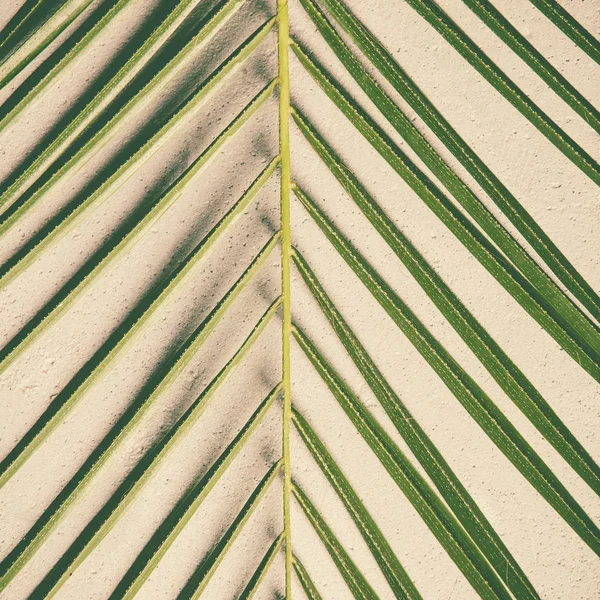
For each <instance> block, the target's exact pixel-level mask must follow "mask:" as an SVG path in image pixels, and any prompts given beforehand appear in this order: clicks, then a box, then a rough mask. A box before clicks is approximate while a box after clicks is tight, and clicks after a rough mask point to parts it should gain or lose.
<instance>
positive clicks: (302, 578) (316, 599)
mask: <svg viewBox="0 0 600 600" xmlns="http://www.w3.org/2000/svg"><path fill="white" fill-rule="evenodd" d="M293 567H294V572H295V573H296V577H298V581H299V582H300V585H301V586H302V589H303V590H304V593H305V594H306V597H307V598H308V600H323V597H322V596H321V594H319V592H318V591H317V586H316V585H315V584H314V583H313V580H312V579H311V578H310V575H309V574H308V571H307V570H306V569H305V568H304V565H303V564H302V563H301V562H300V559H299V558H298V557H297V556H296V555H294V562H293Z"/></svg>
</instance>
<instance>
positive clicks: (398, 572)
mask: <svg viewBox="0 0 600 600" xmlns="http://www.w3.org/2000/svg"><path fill="white" fill-rule="evenodd" d="M292 411H293V422H294V425H295V426H296V429H297V431H298V433H299V434H300V437H301V438H302V440H303V441H304V443H305V445H306V447H307V448H308V450H309V452H310V453H311V455H312V456H313V458H314V459H315V461H316V462H317V464H318V465H319V467H320V468H321V470H322V471H323V474H324V475H325V476H326V477H327V479H328V480H329V483H331V485H332V486H333V488H334V489H335V491H336V493H337V494H338V496H339V498H340V500H341V501H342V502H343V503H344V506H345V507H346V510H347V511H348V512H349V514H350V516H351V517H352V520H353V521H354V523H355V525H356V526H357V528H358V529H359V531H360V533H361V535H362V536H363V539H364V540H365V542H366V544H367V546H368V547H369V550H370V551H371V554H372V555H373V557H374V558H375V560H376V561H377V564H378V565H379V568H380V569H381V571H382V572H383V574H384V576H385V578H386V579H387V582H388V584H389V586H390V588H391V589H392V591H393V592H394V596H395V597H396V598H399V599H403V600H421V598H422V597H421V594H420V593H419V592H418V591H417V588H416V587H415V585H414V583H413V582H412V581H411V579H410V577H409V575H408V574H407V573H406V571H405V569H404V567H403V566H402V565H401V564H400V561H399V560H398V557H397V556H396V554H395V553H394V551H393V550H392V548H391V546H390V545H389V543H388V542H387V540H386V539H385V537H384V535H383V534H382V532H381V531H380V529H379V527H378V526H377V524H376V523H375V520H374V519H373V517H371V515H370V514H369V512H368V511H367V509H366V507H365V506H364V504H363V503H362V502H361V500H360V498H359V496H358V494H357V493H356V492H355V491H354V489H353V488H352V487H351V485H350V483H349V482H348V480H347V479H346V477H345V475H344V474H343V473H342V471H341V469H340V468H339V467H338V465H337V464H336V463H335V461H334V459H333V457H332V456H331V454H329V452H328V451H327V449H326V448H325V445H324V444H323V442H322V441H321V440H320V439H319V438H318V437H317V434H316V433H315V432H314V430H313V429H312V427H311V426H310V425H309V424H308V421H307V420H306V419H305V418H304V417H303V416H302V415H301V414H300V413H299V412H298V411H297V410H296V409H295V408H292Z"/></svg>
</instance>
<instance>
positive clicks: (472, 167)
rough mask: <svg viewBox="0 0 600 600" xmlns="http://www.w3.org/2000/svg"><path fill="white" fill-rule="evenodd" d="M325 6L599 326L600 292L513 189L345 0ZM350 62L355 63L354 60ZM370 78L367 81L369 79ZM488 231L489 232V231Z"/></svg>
mask: <svg viewBox="0 0 600 600" xmlns="http://www.w3.org/2000/svg"><path fill="white" fill-rule="evenodd" d="M473 1H476V0H473ZM303 3H304V6H305V8H306V9H307V12H308V13H309V15H310V16H311V18H312V19H313V21H314V22H315V24H316V25H317V26H318V27H319V28H320V30H321V32H322V35H323V36H324V38H325V39H326V41H327V42H328V43H329V44H330V46H331V47H332V48H333V49H334V51H336V54H337V55H338V57H340V58H341V57H342V56H343V55H346V56H347V55H350V56H351V53H350V52H349V50H348V49H347V46H346V45H345V44H344V42H343V40H341V38H340V37H339V35H338V34H337V32H336V31H335V30H334V29H333V28H332V26H331V25H330V24H328V21H327V19H326V18H325V16H324V15H323V13H322V11H320V10H319V8H318V6H316V4H315V3H314V2H313V0H303ZM323 4H324V5H325V6H326V7H327V10H328V11H329V12H330V14H331V15H333V16H334V17H335V19H336V22H337V23H338V24H339V25H340V26H341V27H342V28H343V29H344V31H346V33H347V34H348V35H349V36H350V38H351V39H352V40H353V41H354V42H355V43H356V45H357V46H358V48H359V49H360V50H361V51H362V52H363V53H364V55H365V57H366V58H367V59H368V60H369V61H370V62H371V63H372V64H373V65H374V66H375V67H376V68H377V69H378V70H379V72H380V73H381V74H382V75H383V76H384V77H385V78H386V79H387V81H388V82H389V83H390V84H391V85H392V87H393V88H394V89H395V90H396V91H397V92H398V93H399V94H400V96H401V97H402V98H403V99H404V100H405V101H406V102H407V103H408V104H409V105H410V106H411V108H412V109H413V110H414V111H415V112H416V113H417V114H418V115H419V117H420V118H421V119H423V121H424V122H425V123H426V124H427V126H428V127H429V128H430V129H431V131H432V132H433V133H434V134H435V135H436V136H437V137H438V138H439V140H440V141H441V142H442V143H443V144H444V145H445V146H446V147H447V148H448V150H450V152H452V154H453V155H454V156H455V157H456V158H457V159H458V160H459V161H460V163H461V164H462V165H463V167H464V168H465V169H466V170H467V171H468V172H469V173H470V174H471V176H472V177H473V178H474V179H475V180H476V181H477V183H479V185H481V187H482V188H483V190H484V191H485V192H486V193H487V194H488V195H489V197H490V198H491V199H492V201H493V202H494V203H495V204H496V205H497V206H498V207H499V208H500V210H502V212H503V213H504V214H505V215H506V216H507V218H508V219H510V221H511V223H512V224H513V225H514V226H515V227H516V228H517V230H518V231H519V232H520V233H521V235H522V236H523V237H524V238H525V239H526V240H527V241H528V242H529V243H530V244H531V246H532V247H533V249H534V250H535V251H536V252H537V254H538V255H539V256H540V257H541V258H542V259H543V260H544V261H545V262H546V264H547V265H548V267H549V268H550V269H551V270H552V271H553V272H554V273H555V274H556V276H557V277H558V278H559V280H560V281H561V282H562V283H563V284H564V285H565V286H566V288H567V289H568V290H569V291H570V292H571V293H572V294H573V295H574V296H575V297H576V298H577V299H578V300H579V301H580V302H581V303H582V304H583V305H584V306H585V307H586V308H587V309H588V310H589V311H590V313H591V314H592V316H593V317H594V318H595V319H596V324H598V323H600V297H599V296H598V294H597V292H596V291H595V290H594V289H593V288H592V287H591V286H590V285H589V283H587V281H586V280H585V278H584V277H583V276H582V275H581V274H580V273H579V272H578V271H577V270H576V269H575V267H574V266H573V265H572V264H571V263H570V261H569V260H568V259H567V258H566V257H565V256H564V255H563V254H562V252H561V251H560V250H559V248H558V247H557V246H556V245H555V244H554V243H553V242H552V240H551V239H550V238H549V236H548V235H547V234H546V233H545V232H544V231H543V230H542V228H541V227H540V226H539V225H538V224H537V223H536V221H535V220H534V219H533V218H532V217H531V215H530V214H529V213H528V212H527V211H526V210H525V208H524V207H523V206H522V205H521V204H520V203H519V201H518V200H517V198H515V196H514V195H513V194H512V193H511V192H510V190H508V188H507V187H506V186H505V185H504V184H503V183H502V182H501V181H500V180H499V179H498V177H497V176H496V175H495V174H494V173H493V172H492V171H491V170H490V169H489V168H488V167H487V165H486V164H485V163H484V162H483V161H482V160H481V159H480V158H479V156H478V155H477V154H476V153H475V152H474V151H473V149H472V148H471V147H470V146H469V145H468V144H467V143H466V142H465V140H464V139H463V138H462V137H461V136H460V135H459V134H458V132H457V131H456V130H455V129H454V128H453V127H452V126H451V125H450V123H449V122H448V121H447V120H446V119H445V117H444V116H443V115H442V114H441V113H440V111H439V110H438V109H437V108H436V107H435V106H434V105H433V104H432V103H431V101H430V100H429V99H428V98H427V97H426V96H425V94H424V93H423V92H422V91H421V90H420V89H419V87H418V86H417V85H416V84H415V82H414V81H413V80H412V79H411V78H410V76H409V75H408V74H407V73H406V72H405V71H404V70H403V69H402V67H400V65H399V64H398V63H397V62H396V60H395V59H394V57H393V56H392V54H391V53H390V52H389V51H388V50H387V49H386V48H385V46H384V45H383V44H382V43H381V42H380V41H379V40H378V39H377V38H376V37H375V36H374V35H373V34H372V33H371V32H370V31H369V30H368V29H367V28H366V27H365V26H364V25H363V23H361V22H360V21H359V20H358V19H357V18H356V16H355V15H354V14H353V13H352V12H351V11H350V10H349V9H348V7H347V6H346V5H345V4H344V3H343V2H342V1H341V0H323ZM347 60H351V59H350V57H349V58H348V59H347ZM351 62H352V64H353V69H352V72H354V73H356V72H357V69H358V71H359V72H360V71H364V69H363V68H362V66H361V65H360V63H358V62H357V61H356V60H352V61H351ZM366 80H367V81H368V80H369V77H367V78H366ZM361 81H363V83H362V86H363V89H365V91H366V92H367V93H369V95H370V97H371V99H372V100H373V101H374V102H375V101H376V100H377V99H378V96H379V97H381V94H382V90H381V89H380V87H379V85H378V84H377V83H376V82H374V83H373V84H372V85H365V78H364V77H362V79H360V80H358V83H359V84H361ZM375 103H376V104H377V105H379V108H380V110H381V109H385V106H384V105H383V104H382V103H381V101H378V102H375ZM388 106H389V104H388ZM386 112H387V118H388V119H390V123H391V124H392V125H394V126H397V119H394V118H390V117H393V115H391V114H390V112H389V110H385V111H384V114H385V113H386ZM408 125H409V127H410V126H411V123H410V122H409V123H408ZM480 224H481V225H482V226H483V223H481V222H480ZM484 229H485V228H484ZM487 231H488V234H489V233H490V230H489V227H488V228H487ZM524 266H526V265H524ZM531 267H532V268H535V265H531Z"/></svg>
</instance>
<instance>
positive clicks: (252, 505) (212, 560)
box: [177, 461, 281, 600]
mask: <svg viewBox="0 0 600 600" xmlns="http://www.w3.org/2000/svg"><path fill="white" fill-rule="evenodd" d="M280 469H281V461H278V462H277V463H275V464H274V465H273V466H272V467H271V468H270V469H269V470H268V471H267V474H266V475H265V476H264V477H263V479H262V480H261V481H260V483H259V484H258V485H257V486H256V488H255V489H254V491H253V492H252V494H251V495H250V497H249V498H248V500H247V501H246V503H245V504H244V506H243V508H242V510H241V511H240V512H239V513H238V515H237V516H236V518H235V519H234V521H233V523H232V524H231V526H230V527H229V529H228V530H227V531H226V532H225V534H224V535H223V537H222V538H221V539H220V540H219V541H218V542H217V544H216V546H215V547H214V548H213V549H212V550H211V551H210V553H209V554H208V555H207V556H206V557H205V558H204V560H202V562H200V564H199V565H198V566H197V567H196V570H195V571H194V573H193V574H192V575H191V577H190V578H189V579H188V581H187V582H186V584H185V586H184V588H183V589H182V590H181V592H180V593H179V595H178V596H177V600H192V599H195V598H199V597H200V595H201V594H202V592H203V591H204V589H205V587H206V586H207V585H208V582H209V581H210V578H211V577H212V575H213V574H214V572H215V571H216V569H217V567H218V566H219V563H220V562H221V560H222V559H223V556H224V554H225V552H227V550H228V549H229V547H230V546H231V545H232V544H233V542H234V541H235V539H236V538H237V536H238V535H239V533H240V531H241V530H242V528H243V527H244V525H245V524H246V522H247V521H248V519H249V518H250V517H251V516H252V513H253V512H254V510H256V507H257V506H258V504H259V503H260V501H261V500H262V498H263V497H264V495H265V494H266V492H267V490H268V489H269V486H270V485H271V483H272V482H273V480H274V479H275V477H276V476H277V474H278V473H279V470H280Z"/></svg>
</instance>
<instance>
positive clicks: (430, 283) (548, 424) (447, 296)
mask: <svg viewBox="0 0 600 600" xmlns="http://www.w3.org/2000/svg"><path fill="white" fill-rule="evenodd" d="M293 117H294V120H295V122H296V124H297V125H298V127H299V128H300V130H301V132H302V133H303V134H304V136H305V138H306V139H307V140H308V142H309V143H310V145H311V146H312V147H313V149H314V150H315V152H316V153H317V154H318V155H319V156H320V158H321V159H322V160H323V161H324V163H325V164H326V165H327V166H328V167H329V169H330V171H331V172H332V173H333V175H334V176H335V177H336V179H337V180H338V181H339V183H340V184H341V186H342V187H343V188H344V190H345V191H346V192H347V193H348V194H349V195H350V197H351V198H352V199H353V200H354V201H355V202H356V204H357V205H358V206H359V208H360V209H361V211H362V212H363V214H364V215H365V216H366V218H367V219H368V220H369V221H370V223H371V224H372V225H373V226H374V227H375V229H376V230H377V231H378V233H379V234H380V235H381V236H382V237H383V238H384V240H385V241H386V242H387V244H388V245H389V247H390V248H391V249H392V250H393V252H394V253H395V254H396V255H397V256H398V258H399V259H400V260H401V261H402V263H403V264H404V265H405V266H406V268H407V269H408V271H409V272H410V273H411V274H412V276H413V277H414V278H415V279H416V281H417V282H418V283H419V285H420V286H421V287H422V288H423V290H424V291H425V292H426V293H427V295H428V296H429V297H430V298H431V299H432V301H433V302H434V303H435V305H436V306H437V307H438V308H439V310H440V311H441V312H442V314H443V315H444V316H445V317H446V319H447V320H448V321H449V323H450V324H451V325H452V326H453V327H454V329H455V330H456V332H457V333H458V334H459V335H460V336H461V337H462V338H463V340H465V342H466V343H467V345H468V346H469V347H470V348H471V349H472V350H473V352H474V353H475V355H476V356H477V358H478V359H479V360H480V361H481V363H482V364H483V365H484V366H485V368H486V369H487V370H488V372H489V373H490V374H491V375H492V377H494V379H495V380H496V382H497V383H498V385H499V386H500V387H501V388H502V389H503V390H504V392H505V393H506V394H507V395H508V397H509V398H510V399H511V400H512V401H513V402H514V403H515V404H516V405H517V406H518V407H519V409H520V410H521V411H522V412H523V413H524V414H525V415H526V416H527V417H528V419H529V420H530V421H531V423H532V424H533V425H534V426H535V427H536V428H537V429H538V430H539V431H540V432H541V433H542V434H543V435H544V436H545V437H546V438H547V439H548V441H549V442H550V443H551V444H552V445H553V446H554V448H555V449H556V450H557V451H558V452H559V453H560V454H561V456H562V457H563V458H564V459H565V460H566V461H567V462H568V463H569V464H570V465H571V467H572V468H573V469H574V470H575V471H576V472H577V473H578V474H579V475H580V476H581V477H582V478H583V479H584V481H586V483H587V484H588V485H589V486H590V487H591V488H592V489H593V490H594V491H595V492H596V493H597V494H599V495H600V467H599V466H598V465H597V464H596V463H595V461H594V459H593V458H592V457H591V455H590V454H589V452H587V451H586V449H585V448H584V447H583V446H582V445H581V444H580V443H579V441H578V440H577V439H576V438H575V436H574V435H573V434H572V433H571V431H570V430H569V429H568V428H567V427H566V425H565V424H564V423H563V422H562V421H561V420H560V418H559V417H558V415H557V414H556V413H555V412H554V410H553V409H552V407H551V406H550V405H549V404H548V403H547V402H546V400H545V399H544V398H543V397H542V396H541V394H540V393H539V392H538V391H537V389H536V388H535V387H534V386H533V384H532V383H531V382H530V381H529V380H528V379H527V377H526V376H525V374H524V373H523V372H522V371H521V370H520V369H519V368H518V367H517V365H516V364H515V363H513V362H512V360H511V359H510V358H509V356H508V355H507V354H506V353H505V352H504V351H503V350H502V348H500V346H499V345H498V344H497V343H496V342H495V341H494V339H493V338H492V337H491V336H490V335H489V333H488V332H487V331H486V330H485V328H484V327H483V326H482V325H481V324H480V323H479V322H478V321H477V320H476V319H475V317H474V316H473V315H472V314H471V312H470V311H469V310H468V309H467V308H466V306H465V305H464V304H463V303H462V302H461V301H460V299H459V298H458V297H457V296H456V295H455V294H454V292H452V290H451V289H450V288H449V287H448V286H447V285H446V283H445V282H444V281H443V279H442V278H441V277H440V276H439V275H438V274H437V273H436V271H435V270H434V269H433V268H432V267H431V266H430V265H429V264H428V263H427V262H426V261H425V259H424V258H423V256H422V255H421V254H420V253H419V252H418V250H417V249H416V248H415V247H414V246H413V244H412V243H411V242H410V240H409V239H408V238H406V237H405V236H404V235H403V234H402V233H401V232H400V230H399V229H398V228H397V227H396V226H395V224H394V222H393V221H392V220H391V219H390V218H389V217H388V216H387V215H386V213H385V211H384V210H383V209H382V208H381V207H380V206H379V205H378V204H377V202H375V200H374V199H373V198H372V197H371V196H370V195H369V193H368V192H367V190H366V189H365V187H364V186H363V185H362V184H361V183H360V181H359V180H358V179H357V178H356V177H355V176H354V175H353V173H352V172H351V171H350V169H349V168H348V166H347V165H345V164H344V163H343V162H342V161H341V159H340V157H339V156H338V155H337V154H336V153H335V152H334V151H333V149H332V148H331V146H330V145H329V144H328V143H327V142H326V141H325V139H324V138H323V137H322V136H321V135H320V134H319V132H318V131H317V130H316V129H315V127H314V126H313V125H312V124H311V123H310V122H309V121H308V120H307V118H306V117H305V116H304V115H302V113H300V112H299V111H295V112H294V115H293Z"/></svg>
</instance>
